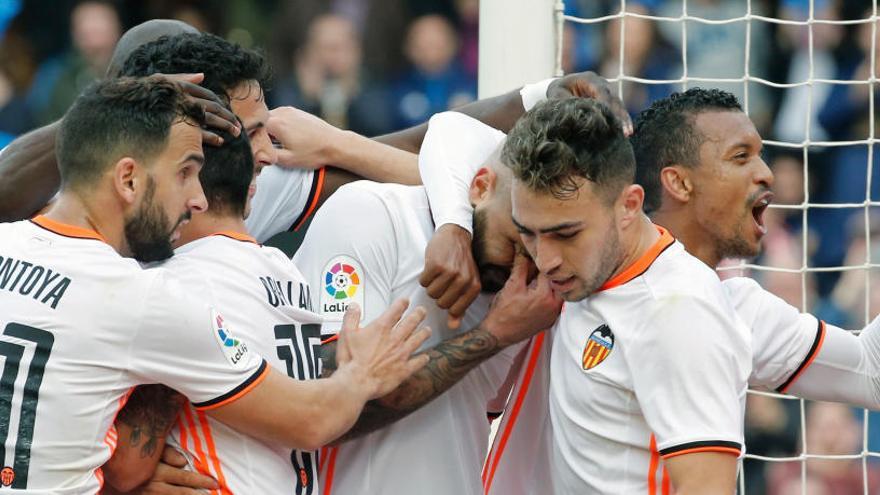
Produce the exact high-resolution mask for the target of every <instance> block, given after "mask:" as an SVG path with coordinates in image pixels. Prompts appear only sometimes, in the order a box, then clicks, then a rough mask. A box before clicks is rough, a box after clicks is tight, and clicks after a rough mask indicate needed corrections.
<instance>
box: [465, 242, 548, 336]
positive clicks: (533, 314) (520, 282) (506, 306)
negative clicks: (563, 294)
mask: <svg viewBox="0 0 880 495" xmlns="http://www.w3.org/2000/svg"><path fill="white" fill-rule="evenodd" d="M531 266H532V262H531V260H529V259H528V258H527V257H526V256H524V255H522V254H517V256H516V259H515V260H514V262H513V268H512V269H511V271H510V277H509V278H508V279H507V283H505V284H504V288H502V289H501V292H499V293H498V295H497V296H495V300H494V301H492V306H491V308H490V309H489V314H488V315H486V319H485V320H483V323H482V325H481V326H482V327H483V328H485V329H486V330H487V331H488V332H489V333H491V334H492V335H494V336H495V337H496V338H497V339H498V343H499V344H500V345H502V346H508V345H511V344H515V343H517V342H519V341H521V340H525V339H527V338H529V337H531V336H532V335H535V334H537V333H538V332H540V331H542V330H545V329H547V328H550V327H551V326H552V325H553V323H555V322H556V319H557V318H558V317H559V311H560V310H561V309H562V298H560V297H559V295H558V294H556V292H554V291H553V289H552V288H551V287H550V281H549V280H548V279H547V277H545V276H544V275H542V274H540V273H539V274H538V276H537V278H536V279H535V280H533V281H532V282H531V283H530V282H529V273H530V272H532V271H534V270H531Z"/></svg>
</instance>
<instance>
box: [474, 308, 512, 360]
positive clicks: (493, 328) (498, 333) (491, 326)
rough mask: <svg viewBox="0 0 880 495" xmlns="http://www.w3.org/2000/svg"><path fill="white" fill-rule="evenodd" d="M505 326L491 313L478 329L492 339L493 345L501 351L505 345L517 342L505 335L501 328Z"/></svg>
mask: <svg viewBox="0 0 880 495" xmlns="http://www.w3.org/2000/svg"><path fill="white" fill-rule="evenodd" d="M502 328H503V323H501V322H498V321H495V319H494V318H492V315H491V313H490V314H489V315H488V316H486V319H485V320H483V322H482V323H480V326H478V327H477V329H476V330H477V331H479V332H481V333H483V334H484V336H485V338H487V339H489V340H491V342H492V344H493V347H494V348H495V349H496V351H500V350H501V349H504V348H505V347H509V346H511V345H513V344H515V343H516V342H510V341H508V339H506V338H505V337H504V332H503V331H502V330H501V329H502Z"/></svg>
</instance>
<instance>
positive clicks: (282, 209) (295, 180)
mask: <svg viewBox="0 0 880 495" xmlns="http://www.w3.org/2000/svg"><path fill="white" fill-rule="evenodd" d="M323 186H324V169H323V168H321V169H319V170H309V169H299V168H285V167H280V166H278V165H273V166H271V167H266V168H264V169H263V172H262V173H261V174H260V176H259V177H257V192H256V194H255V195H254V198H253V199H252V200H251V212H250V215H248V217H247V219H246V220H245V224H246V225H247V228H248V231H249V232H250V233H251V235H252V236H254V237H255V238H256V239H257V240H258V241H259V242H265V241H267V240H269V238H271V237H272V236H274V235H275V234H278V233H280V232H285V231H288V230H297V229H298V228H299V227H300V226H302V225H303V224H304V223H305V222H306V220H308V218H309V216H311V215H312V214H314V212H315V209H316V208H317V205H318V198H319V197H320V195H321V190H322V189H323Z"/></svg>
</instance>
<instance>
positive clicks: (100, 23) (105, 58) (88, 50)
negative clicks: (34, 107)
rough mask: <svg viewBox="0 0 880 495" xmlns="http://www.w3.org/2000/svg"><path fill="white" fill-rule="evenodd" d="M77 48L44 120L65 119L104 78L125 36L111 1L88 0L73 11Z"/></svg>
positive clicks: (66, 63) (67, 58) (55, 88)
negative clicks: (86, 90) (75, 102)
mask: <svg viewBox="0 0 880 495" xmlns="http://www.w3.org/2000/svg"><path fill="white" fill-rule="evenodd" d="M70 33H71V37H72V39H73V50H71V51H70V53H68V54H67V55H66V56H65V58H64V61H63V62H62V69H61V73H60V75H59V76H58V79H57V80H56V81H55V83H54V86H53V88H52V90H51V96H50V97H49V101H48V105H47V107H46V108H44V109H42V111H41V115H40V117H41V121H42V122H43V123H49V122H52V121H55V120H57V119H59V118H61V117H62V116H63V115H64V113H65V112H66V111H67V109H68V107H70V104H71V103H72V102H73V100H74V99H75V98H76V96H77V95H79V94H80V92H82V90H83V89H84V88H85V87H86V86H88V85H89V84H90V83H92V82H93V81H94V80H95V79H97V78H99V77H102V76H103V75H104V73H105V72H106V70H107V65H108V64H109V63H110V57H111V56H112V55H113V49H114V48H115V47H116V42H117V41H119V37H120V36H121V35H122V26H121V24H120V21H119V13H118V12H117V10H116V7H115V5H114V4H113V2H111V1H108V0H84V1H82V2H80V3H78V4H77V5H76V7H74V9H73V11H72V12H71V14H70Z"/></svg>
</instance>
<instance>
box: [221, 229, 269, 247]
mask: <svg viewBox="0 0 880 495" xmlns="http://www.w3.org/2000/svg"><path fill="white" fill-rule="evenodd" d="M211 235H221V236H223V237H229V238H230V239H235V240H236V241H243V242H252V243H254V244H259V242H257V240H256V239H254V238H253V237H251V236H249V235H247V234H243V233H241V232H235V231H234V230H221V231H220V232H214V233H213V234H211Z"/></svg>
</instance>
